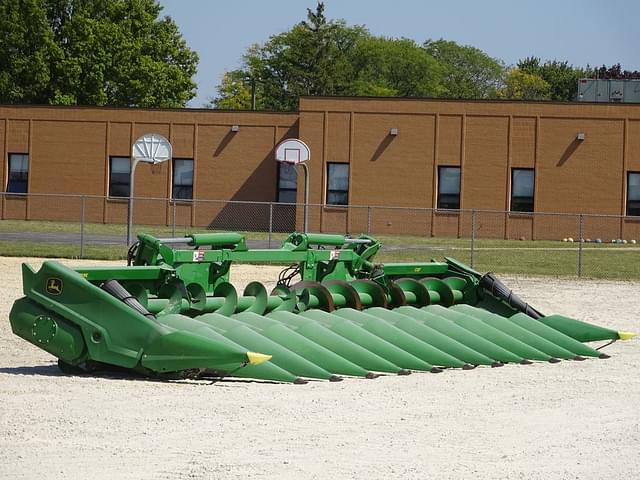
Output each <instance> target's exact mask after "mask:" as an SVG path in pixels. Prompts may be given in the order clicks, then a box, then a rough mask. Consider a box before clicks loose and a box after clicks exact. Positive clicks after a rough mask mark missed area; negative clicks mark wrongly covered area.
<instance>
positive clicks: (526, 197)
mask: <svg viewBox="0 0 640 480" xmlns="http://www.w3.org/2000/svg"><path fill="white" fill-rule="evenodd" d="M534 185H535V172H534V171H533V169H531V168H514V169H512V170H511V211H512V212H533V191H534Z"/></svg>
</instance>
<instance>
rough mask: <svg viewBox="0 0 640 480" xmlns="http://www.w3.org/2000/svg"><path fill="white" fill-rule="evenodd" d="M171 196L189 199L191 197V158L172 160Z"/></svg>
mask: <svg viewBox="0 0 640 480" xmlns="http://www.w3.org/2000/svg"><path fill="white" fill-rule="evenodd" d="M173 198H176V199H179V200H191V199H192V198H193V160H191V159H185V158H183V159H179V158H175V159H174V160H173Z"/></svg>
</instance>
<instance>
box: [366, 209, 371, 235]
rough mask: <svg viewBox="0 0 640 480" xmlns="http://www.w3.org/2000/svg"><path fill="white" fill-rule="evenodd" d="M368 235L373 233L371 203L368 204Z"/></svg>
mask: <svg viewBox="0 0 640 480" xmlns="http://www.w3.org/2000/svg"><path fill="white" fill-rule="evenodd" d="M367 235H371V205H368V206H367Z"/></svg>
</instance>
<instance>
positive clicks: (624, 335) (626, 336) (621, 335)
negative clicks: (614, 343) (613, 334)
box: [618, 332, 638, 340]
mask: <svg viewBox="0 0 640 480" xmlns="http://www.w3.org/2000/svg"><path fill="white" fill-rule="evenodd" d="M636 335H638V334H637V333H633V332H618V337H619V338H620V340H630V339H632V338H633V337H635V336H636Z"/></svg>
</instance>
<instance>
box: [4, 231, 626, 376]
mask: <svg viewBox="0 0 640 480" xmlns="http://www.w3.org/2000/svg"><path fill="white" fill-rule="evenodd" d="M379 248H380V243H379V242H378V241H377V240H376V239H374V238H372V237H369V236H366V235H362V236H360V237H358V238H349V237H344V236H341V235H325V234H300V233H294V234H292V235H290V236H289V237H288V238H287V240H286V241H285V242H284V243H283V245H282V247H281V248H278V249H264V250H262V249H249V248H248V247H247V244H246V241H245V238H244V237H243V236H242V235H240V234H237V233H206V234H193V235H188V236H186V237H183V238H165V239H159V238H154V237H152V236H150V235H139V236H138V242H137V243H136V244H134V245H133V246H132V248H131V249H130V251H129V261H128V266H126V267H95V268H78V269H75V270H74V269H70V268H67V267H65V266H63V265H61V264H60V263H58V262H55V261H49V262H44V264H43V265H42V267H41V268H40V270H39V271H38V272H35V271H33V270H32V268H31V267H30V266H29V265H27V264H24V265H23V267H22V276H23V290H24V297H22V298H20V299H18V300H16V302H15V303H14V305H13V308H12V310H11V313H10V317H9V318H10V321H11V326H12V329H13V332H14V333H15V334H16V335H19V336H20V337H22V338H24V339H25V340H27V341H29V342H31V343H33V344H34V345H37V346H38V347H40V348H42V349H43V350H46V351H47V352H49V353H51V354H52V355H54V356H55V357H57V358H58V361H59V365H60V366H61V368H63V369H64V370H67V371H72V372H91V371H102V370H110V369H128V370H131V371H134V372H137V373H139V374H142V375H146V376H153V377H159V378H184V377H203V376H204V377H212V378H222V377H227V376H232V377H242V378H251V379H261V380H271V381H278V382H290V383H305V382H306V381H307V379H319V380H330V381H339V380H341V379H342V378H343V377H362V378H375V377H377V376H378V375H379V374H408V373H410V371H412V370H413V371H427V372H434V373H437V372H441V371H442V370H443V369H445V368H462V369H471V368H475V367H476V366H478V365H490V366H493V367H497V366H502V365H504V364H505V363H521V364H527V363H531V362H534V361H538V362H552V363H555V362H558V361H561V360H582V359H584V358H585V357H600V358H606V355H605V354H603V353H601V352H600V351H598V350H595V349H594V348H592V347H590V346H589V345H586V344H585V342H592V341H615V340H619V339H622V340H626V339H628V338H631V337H632V336H633V334H632V333H629V332H618V331H615V330H610V329H607V328H602V327H598V326H596V325H591V324H588V323H585V322H582V321H579V320H575V319H571V318H567V317H563V316H560V315H550V316H544V315H543V314H541V313H540V312H538V311H537V310H536V309H535V308H533V307H531V306H530V305H528V304H526V303H525V302H524V301H522V300H521V299H520V298H519V297H518V296H517V295H515V294H514V293H513V292H511V291H510V290H509V289H508V288H506V287H505V286H504V285H503V284H502V283H501V282H500V281H499V280H498V279H497V278H495V276H493V275H492V274H486V275H480V274H479V273H478V272H475V271H474V270H472V269H471V268H469V267H467V266H466V265H463V264H461V263H459V262H456V261H455V260H453V259H449V258H447V259H446V261H445V262H435V261H431V262H425V263H410V264H409V263H408V264H385V265H380V264H376V263H374V257H375V254H376V252H377V251H378V250H379ZM234 262H237V263H276V264H289V265H291V266H290V267H287V268H285V269H284V270H283V271H282V273H281V275H280V278H279V279H278V283H277V286H276V287H275V288H274V289H273V290H272V291H271V292H268V291H267V289H266V288H265V287H264V285H262V284H260V283H258V282H252V283H250V284H249V285H248V286H247V287H246V289H245V290H244V292H243V293H242V295H239V294H238V292H237V291H236V290H235V288H234V287H233V286H232V285H231V284H230V283H229V278H230V277H229V275H230V271H231V267H232V264H233V263H234ZM297 277H299V279H298V281H297V282H294V278H297Z"/></svg>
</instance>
